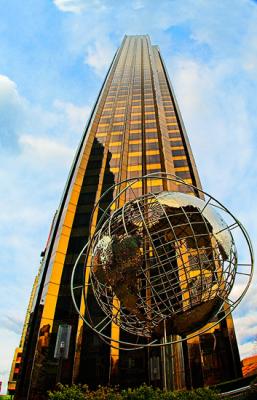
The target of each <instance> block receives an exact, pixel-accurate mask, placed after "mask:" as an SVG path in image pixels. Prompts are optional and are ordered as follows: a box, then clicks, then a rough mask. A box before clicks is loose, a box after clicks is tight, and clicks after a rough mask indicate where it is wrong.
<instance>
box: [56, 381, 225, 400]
mask: <svg viewBox="0 0 257 400" xmlns="http://www.w3.org/2000/svg"><path fill="white" fill-rule="evenodd" d="M217 399H220V397H219V395H218V394H217V393H216V392H214V391H213V390H211V389H207V388H200V389H196V390H191V391H183V390H182V391H176V392H171V391H167V392H163V391H162V390H161V389H158V388H157V389H155V388H153V387H151V386H147V385H142V386H140V387H138V388H134V389H124V390H122V391H119V388H118V387H115V388H112V387H106V386H99V387H98V389H96V390H93V391H91V390H89V388H88V386H87V385H85V386H77V385H72V386H70V387H69V386H67V385H61V384H59V385H58V390H55V391H54V392H49V400H217Z"/></svg>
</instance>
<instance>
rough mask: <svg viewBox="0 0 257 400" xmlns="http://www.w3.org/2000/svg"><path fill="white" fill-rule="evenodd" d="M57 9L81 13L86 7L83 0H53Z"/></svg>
mask: <svg viewBox="0 0 257 400" xmlns="http://www.w3.org/2000/svg"><path fill="white" fill-rule="evenodd" d="M53 1H54V4H55V5H56V7H57V8H59V10H61V11H64V12H71V13H81V12H82V11H84V10H85V8H86V2H85V1H84V0H53Z"/></svg>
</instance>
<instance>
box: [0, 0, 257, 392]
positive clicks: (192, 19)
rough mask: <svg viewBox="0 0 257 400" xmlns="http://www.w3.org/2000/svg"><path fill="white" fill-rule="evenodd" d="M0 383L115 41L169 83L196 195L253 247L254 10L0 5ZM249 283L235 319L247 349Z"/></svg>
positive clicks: (191, 0) (148, 2)
mask: <svg viewBox="0 0 257 400" xmlns="http://www.w3.org/2000/svg"><path fill="white" fill-rule="evenodd" d="M0 4H1V14H0V43H1V46H0V183H1V186H0V187H1V196H0V236H1V238H0V239H1V252H0V268H1V302H0V320H1V323H0V380H4V382H5V385H6V382H7V380H8V374H9V370H10V365H11V359H12V356H13V351H14V348H15V347H16V346H17V345H18V343H19V337H20V333H21V329H22V324H23V319H24V315H25V310H26V307H27V303H28V299H29V295H30V290H31V287H32V283H33V279H34V276H35V275H36V273H37V270H38V266H39V260H40V252H41V251H42V250H43V248H44V246H45V242H46V239H47V236H48V231H49V227H50V224H51V220H52V217H53V215H54V212H55V210H56V208H57V207H58V204H59V201H60V198H61V195H62V190H63V188H64V185H65V181H66V178H67V175H68V171H69V167H70V165H71V162H72V158H73V155H74V152H75V149H76V146H77V145H78V142H79V140H80V137H81V135H82V132H83V127H84V126H85V124H86V120H87V117H88V115H89V112H90V109H91V107H92V105H93V103H94V101H95V99H96V96H97V94H98V91H99V88H100V86H101V84H102V81H103V79H104V76H105V73H106V71H107V68H108V66H109V64H110V61H111V59H112V57H113V55H114V52H115V50H116V49H117V47H118V46H119V45H120V43H121V40H122V38H123V36H124V34H145V33H148V34H149V35H150V37H151V40H152V43H153V44H158V45H159V46H160V48H161V52H162V54H163V56H164V59H165V62H166V65H167V67H168V71H169V74H170V77H171V80H172V82H173V85H174V88H175V92H176V95H177V99H178V101H179V104H180V109H181V112H182V115H183V119H184V122H185V125H186V128H187V131H188V135H189V138H190V141H191V144H192V148H193V151H194V154H195V158H196V163H197V166H198V169H199V173H200V176H201V179H202V183H203V186H204V189H205V190H206V191H207V192H209V193H211V194H212V195H214V196H215V197H217V198H218V199H219V200H220V201H221V202H222V203H224V204H225V205H226V206H227V207H228V208H230V209H231V211H232V212H233V213H234V214H235V215H236V216H237V217H238V218H239V219H240V220H241V221H242V222H243V224H244V225H245V226H246V228H247V230H248V231H249V233H250V236H251V238H252V241H253V247H254V248H255V249H256V239H257V201H256V198H257V160H256V148H257V118H256V114H257V111H256V110H257V73H256V71H257V3H256V2H254V1H251V0H235V1H233V5H232V4H231V1H230V0H218V1H205V0H184V1H183V2H182V1H179V0H159V1H158V2H156V1H155V0H130V1H129V0H123V1H120V0H26V1H23V2H21V1H20V0H0ZM255 288H256V277H255V279H254V282H253V285H252V288H251V289H250V291H249V293H248V295H247V296H246V298H245V300H244V301H243V303H242V304H241V306H239V308H238V310H237V311H236V312H235V313H234V320H235V325H236V332H237V337H238V340H239V343H240V352H241V356H242V357H245V356H248V355H252V354H253V353H254V352H257V350H256V348H254V345H253V339H254V337H255V336H256V335H257V291H256V289H255Z"/></svg>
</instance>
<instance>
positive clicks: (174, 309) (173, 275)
mask: <svg viewBox="0 0 257 400" xmlns="http://www.w3.org/2000/svg"><path fill="white" fill-rule="evenodd" d="M160 177H161V178H162V179H163V180H166V181H170V182H173V183H175V184H176V185H177V187H178V190H179V191H170V190H166V191H162V192H156V193H152V192H150V193H147V194H145V195H142V196H140V197H136V196H134V198H131V197H133V196H131V195H129V193H128V191H132V193H133V185H134V184H135V182H138V180H141V181H142V182H143V181H147V180H148V179H150V178H151V179H157V178H159V179H160ZM166 186H167V185H166ZM115 188H116V189H117V185H116V187H115ZM182 190H183V191H184V192H185V191H187V192H188V191H190V190H191V194H186V193H183V192H182ZM117 192H118V193H119V194H117V196H116V198H115V199H114V200H113V202H112V203H111V204H110V206H109V207H108V209H106V210H105V211H104V213H103V215H102V218H101V219H100V221H99V223H98V225H97V227H96V230H95V232H94V234H93V235H92V237H91V239H90V241H89V242H88V244H87V245H86V247H85V249H83V251H82V253H81V254H83V255H84V257H85V258H86V261H85V272H86V271H87V270H88V272H89V273H88V275H87V276H88V277H89V278H88V279H85V277H86V273H85V276H84V280H85V282H86V281H87V283H86V285H84V294H85V288H86V286H87V285H90V286H91V288H92V290H93V293H94V295H95V298H96V300H97V302H98V304H99V306H100V308H101V309H102V311H103V312H104V315H105V318H104V324H105V326H106V324H108V323H109V324H110V323H114V324H116V325H117V326H118V327H119V328H120V329H122V330H124V331H126V332H128V333H130V334H132V335H134V336H135V343H134V346H135V347H136V346H138V344H137V343H138V338H139V337H141V338H145V344H143V345H142V344H141V345H140V346H156V345H160V343H162V344H167V343H168V342H167V341H166V343H165V341H163V340H162V341H161V340H160V339H161V338H164V337H167V336H169V335H180V336H183V337H185V336H189V337H190V335H191V336H192V335H194V334H195V332H196V330H198V331H199V330H201V329H203V327H204V326H205V325H206V324H207V323H208V322H209V321H210V320H211V319H212V318H213V317H215V316H217V314H218V313H219V312H220V311H221V310H223V317H225V316H226V315H227V314H228V313H229V312H231V311H232V310H233V309H234V308H235V306H236V305H237V304H238V303H239V302H240V300H241V298H242V296H243V295H244V294H245V292H246V290H247V288H248V286H249V284H250V280H251V276H252V267H253V253H252V248H251V243H250V240H249V238H248V235H247V233H246V232H245V230H244V228H243V227H242V225H241V224H240V223H239V222H238V220H236V219H235V218H234V217H233V216H232V214H230V213H229V212H228V210H227V209H225V208H224V207H223V206H222V205H221V204H220V203H218V202H217V201H216V200H214V199H213V198H212V197H211V196H209V195H207V194H205V199H204V196H203V192H202V191H201V190H199V189H197V188H195V187H193V186H192V185H187V184H186V183H184V182H183V181H181V180H179V179H177V178H174V177H170V176H164V175H163V174H162V175H161V176H158V175H156V174H155V175H150V176H145V177H142V178H138V179H134V180H133V179H132V180H128V181H127V182H126V186H125V188H123V189H121V186H120V187H119V190H117ZM196 193H198V195H199V196H201V197H202V198H199V197H197V196H194V195H192V194H196ZM124 194H127V197H128V198H130V200H128V201H127V202H125V204H124V205H123V206H122V207H120V208H117V209H116V210H114V211H112V212H111V213H110V210H111V208H112V204H118V201H117V200H119V199H120V198H121V196H122V195H124ZM95 210H97V207H96V208H95ZM95 210H94V212H95ZM98 211H99V210H98ZM94 212H93V214H92V217H93V216H94ZM221 214H222V215H221ZM224 214H225V216H229V217H230V223H229V224H228V223H226V222H225V221H224ZM231 218H232V222H231ZM233 228H239V230H240V232H241V233H242V235H243V239H244V241H245V242H246V245H247V250H248V253H249V255H250V260H249V261H248V262H244V263H243V262H242V263H241V262H240V261H239V260H238V255H237V250H236V244H235V240H234V238H233V236H232V233H231V231H232V229H233ZM240 243H241V242H240ZM242 266H243V268H244V271H243V272H240V271H239V269H240V267H242ZM75 269H76V268H75ZM243 276H244V277H247V281H246V282H244V285H243V291H242V293H241V294H240V295H239V296H238V295H237V298H236V299H233V300H231V298H230V295H231V293H232V292H233V290H232V289H233V285H234V283H235V281H236V279H237V278H238V279H239V281H238V283H239V285H241V286H242V279H241V278H242V277H243ZM72 286H74V285H72ZM81 286H83V285H81ZM81 286H79V287H81ZM76 288H78V286H77V287H76ZM72 294H73V299H74V301H75V289H74V288H73V291H72ZM84 298H85V301H86V294H85V296H84ZM75 306H76V307H77V309H78V310H79V308H78V304H77V303H76V301H75ZM82 317H83V319H84V321H85V322H86V323H87V324H88V325H89V326H90V327H91V328H92V329H93V330H95V332H96V333H98V334H100V336H101V337H102V338H103V339H104V340H110V338H108V337H106V336H105V335H104V334H103V333H102V329H100V328H99V327H100V326H101V324H100V325H99V324H98V326H96V327H94V326H93V323H92V319H91V318H90V316H88V318H87V317H86V316H85V315H82ZM217 322H218V320H217V318H216V321H215V322H213V324H214V323H217ZM205 330H206V329H205ZM198 333H199V332H198ZM136 338H137V339H136ZM171 338H172V336H171ZM141 341H142V340H141ZM170 342H172V339H170ZM120 344H123V345H124V346H125V348H128V349H129V348H131V346H132V347H133V343H132V344H131V343H126V342H121V343H120Z"/></svg>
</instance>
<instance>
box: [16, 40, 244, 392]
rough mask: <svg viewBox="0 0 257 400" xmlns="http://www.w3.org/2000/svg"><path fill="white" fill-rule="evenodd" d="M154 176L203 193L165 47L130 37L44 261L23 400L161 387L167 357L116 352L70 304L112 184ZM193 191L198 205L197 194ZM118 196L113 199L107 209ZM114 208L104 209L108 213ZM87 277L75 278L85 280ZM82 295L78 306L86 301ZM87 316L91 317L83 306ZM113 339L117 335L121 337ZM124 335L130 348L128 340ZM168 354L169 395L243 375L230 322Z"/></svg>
mask: <svg viewBox="0 0 257 400" xmlns="http://www.w3.org/2000/svg"><path fill="white" fill-rule="evenodd" d="M152 172H166V173H170V174H173V175H177V176H179V177H180V178H182V179H183V180H184V181H185V182H186V183H189V184H193V185H194V186H196V187H198V188H201V184H200V180H199V176H198V172H197V169H196V165H195V162H194V158H193V155H192V151H191V148H190V144H189V141H188V137H187V134H186V131H185V128H184V125H183V121H182V118H181V115H180V112H179V108H178V104H177V102H176V99H175V95H174V91H173V88H172V85H171V83H170V81H169V78H168V74H167V71H166V68H165V65H164V62H163V59H162V57H161V54H160V51H159V48H158V47H157V46H152V45H151V43H150V39H149V37H148V36H125V38H124V40H123V42H122V45H121V47H120V48H119V50H118V51H117V53H116V54H115V56H114V59H113V61H112V64H111V66H110V69H109V71H108V73H107V76H106V78H105V81H104V84H103V86H102V88H101V91H100V94H99V96H98V98H97V101H96V103H95V106H94V108H93V111H92V114H91V117H90V119H89V121H88V124H87V127H86V129H85V133H84V135H83V137H82V140H81V142H80V144H79V147H78V150H77V153H76V156H75V159H74V162H73V165H72V167H71V171H70V175H69V177H68V180H67V184H66V187H65V190H64V193H63V197H62V199H61V203H60V206H59V209H58V212H57V214H56V216H55V219H54V223H53V227H52V230H51V234H50V238H49V241H48V244H47V247H46V251H45V252H44V255H43V259H42V268H41V273H40V277H39V280H38V286H37V290H36V293H35V296H34V302H33V306H32V308H31V314H30V320H29V326H28V329H27V334H26V341H25V346H24V351H23V354H22V368H21V372H20V374H19V381H18V387H17V391H16V399H23V398H27V397H28V398H40V396H42V398H43V396H44V394H45V393H46V390H48V389H49V388H52V387H53V386H54V385H55V383H56V381H57V380H60V381H61V382H62V383H71V382H74V383H87V384H89V385H91V386H92V387H94V386H97V385H99V384H102V385H106V384H116V383H119V384H120V385H121V386H137V385H140V384H142V383H143V382H146V383H149V384H152V385H156V386H160V387H162V386H163V373H164V372H163V357H162V354H161V353H160V354H159V353H158V351H157V350H156V351H152V352H150V353H149V352H147V351H145V350H140V351H134V352H133V351H129V352H126V351H124V350H122V349H112V348H111V347H110V346H109V345H108V344H105V343H104V342H102V341H101V340H100V339H99V338H98V336H96V335H95V334H94V333H93V332H91V331H90V330H89V329H88V328H87V327H86V326H84V325H83V323H82V321H81V320H80V319H79V318H78V315H77V313H76V311H75V309H74V306H73V303H72V299H71V295H70V280H71V272H72V269H73V266H74V263H75V261H76V259H77V257H78V254H79V253H80V251H81V249H82V247H83V246H84V245H85V243H86V241H87V239H88V235H89V233H90V232H92V229H94V227H93V226H89V220H90V215H91V212H92V209H93V207H94V204H96V202H97V201H98V200H99V198H100V196H101V195H102V194H103V193H104V192H105V191H106V189H108V188H109V187H110V186H112V185H113V184H114V183H115V182H118V181H122V180H124V179H127V178H131V177H137V176H142V175H145V174H148V173H152ZM165 189H166V188H165V187H164V186H163V181H162V180H156V179H155V180H152V181H149V183H148V186H147V187H146V186H142V185H141V186H140V185H139V186H138V187H137V188H136V189H135V191H136V194H137V195H141V194H144V193H147V192H149V191H152V192H157V191H160V190H165ZM188 190H189V192H190V194H191V195H194V196H200V194H199V192H198V191H197V190H195V191H192V190H191V189H188ZM114 196H115V193H114V192H110V199H109V200H110V201H111V200H112V199H113V198H114ZM107 200H108V199H107ZM107 200H106V199H105V201H107ZM127 200H129V199H126V198H124V199H123V200H122V201H124V202H125V201H127ZM121 205H122V204H119V205H117V206H121ZM107 206H108V204H107V203H102V204H101V208H102V209H105V208H106V207H107ZM98 216H100V211H99V215H98ZM82 268H83V265H81V266H80V269H78V276H77V277H75V279H78V281H79V280H81V274H82ZM79 275H80V276H79ZM76 293H77V294H76V295H77V296H78V299H79V296H81V294H80V293H79V292H78V291H77V292H76ZM87 307H88V308H89V309H90V314H91V315H92V318H93V319H95V321H97V320H98V319H99V318H101V317H102V311H101V310H100V308H99V306H98V305H97V303H96V301H95V299H94V297H93V294H92V292H91V291H90V290H89V291H88V298H87ZM81 311H82V312H85V305H84V304H83V301H82V300H81ZM61 324H69V325H71V327H72V328H71V337H70V344H69V357H68V359H64V360H62V365H61V367H60V365H59V364H60V363H59V362H58V360H57V359H55V358H54V351H55V344H56V340H57V332H58V327H59V325H61ZM107 329H109V328H107ZM110 329H111V328H110ZM107 333H109V334H111V335H115V329H112V330H111V331H109V332H107ZM116 334H117V333H116ZM120 335H122V339H123V340H128V341H129V340H130V338H129V334H125V333H124V332H123V333H122V332H121V333H120ZM168 353H169V357H170V360H172V361H170V366H171V368H169V369H168V371H169V372H168V373H169V376H168V377H166V378H167V379H168V381H169V387H170V388H182V387H197V386H202V385H204V384H211V383H217V382H219V381H221V380H222V379H224V380H228V379H232V378H236V377H238V376H240V374H241V368H240V360H239V354H238V349H237V343H236V338H235V333H234V327H233V321H232V318H231V317H228V318H226V319H225V320H223V322H221V323H219V324H218V325H217V326H216V327H215V328H213V329H212V331H211V332H208V333H206V334H205V335H203V336H201V337H196V338H195V339H191V340H190V341H184V342H183V344H178V345H175V346H172V347H171V348H170V349H168ZM228 365H229V366H230V367H229V368H228ZM231 366H233V367H231ZM156 371H157V372H156ZM166 378H165V379H166ZM26 396H27V397H26Z"/></svg>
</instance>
